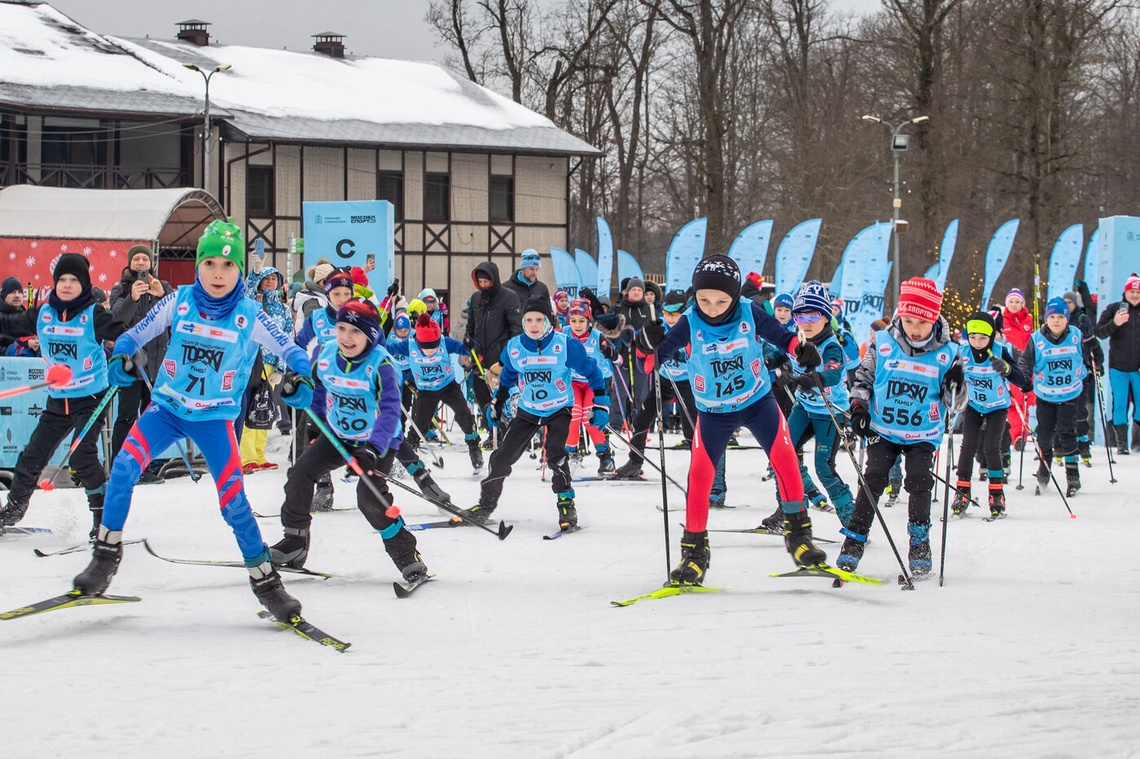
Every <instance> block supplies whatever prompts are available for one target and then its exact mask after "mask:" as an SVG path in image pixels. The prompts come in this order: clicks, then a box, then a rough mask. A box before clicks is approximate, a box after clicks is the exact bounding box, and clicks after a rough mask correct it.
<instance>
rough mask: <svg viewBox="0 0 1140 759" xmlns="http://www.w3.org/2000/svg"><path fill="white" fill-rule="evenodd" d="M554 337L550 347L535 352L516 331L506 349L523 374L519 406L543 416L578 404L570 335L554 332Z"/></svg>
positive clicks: (520, 382) (551, 335) (520, 378)
mask: <svg viewBox="0 0 1140 759" xmlns="http://www.w3.org/2000/svg"><path fill="white" fill-rule="evenodd" d="M550 337H551V340H550V342H549V343H547V345H546V347H545V348H542V349H541V350H539V351H537V352H535V351H532V350H527V349H526V348H524V347H523V344H522V339H523V336H522V335H516V336H514V337H512V338H511V340H510V342H508V343H507V347H506V348H505V349H504V351H503V352H504V353H506V354H507V360H508V361H510V362H511V366H512V367H513V368H514V370H515V371H517V372H518V374H519V379H518V388H519V408H521V409H523V410H525V411H527V412H529V413H531V414H534V415H535V416H541V417H547V416H550V415H551V414H553V413H555V412H556V411H559V410H561V409H564V408H567V407H568V406H573V405H574V391H573V389H572V388H571V386H570V383H571V379H570V367H569V366H567V365H566V335H565V334H563V333H561V332H552V333H551V334H550Z"/></svg>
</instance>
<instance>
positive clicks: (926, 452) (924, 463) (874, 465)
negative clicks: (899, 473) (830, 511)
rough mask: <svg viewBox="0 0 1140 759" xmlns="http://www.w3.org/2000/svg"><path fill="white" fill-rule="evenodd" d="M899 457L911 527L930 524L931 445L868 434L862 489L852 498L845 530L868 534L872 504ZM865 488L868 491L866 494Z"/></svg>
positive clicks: (872, 515) (879, 495) (932, 448)
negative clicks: (865, 485) (853, 502)
mask: <svg viewBox="0 0 1140 759" xmlns="http://www.w3.org/2000/svg"><path fill="white" fill-rule="evenodd" d="M900 454H901V455H902V458H903V461H904V463H905V464H906V476H905V478H904V479H903V489H904V490H905V491H906V492H907V495H908V496H909V499H908V501H907V509H908V517H909V518H908V521H910V522H912V523H914V524H929V523H930V496H931V492H932V489H933V488H934V475H933V474H931V471H932V467H933V466H934V445H933V444H931V443H912V444H910V445H902V444H900V443H895V442H892V441H890V440H887V439H886V438H882V437H879V436H878V435H872V436H871V437H869V438H867V465H866V467H865V468H864V470H863V481H864V482H865V483H866V484H867V487H866V488H863V487H860V488H859V495H858V496H856V498H855V513H854V514H853V515H852V516H851V523H850V525H849V529H850V530H851V531H852V532H856V533H859V534H860V535H868V534H870V532H871V525H872V524H874V522H875V508H874V506H873V504H877V503H878V502H879V498H881V497H882V495H883V490H885V489H886V487H887V478H888V474H889V472H890V469H891V466H892V465H893V464H894V462H895V459H896V458H898V456H899V455H900ZM868 489H869V490H870V492H867V491H868Z"/></svg>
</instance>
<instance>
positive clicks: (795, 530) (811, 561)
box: [784, 509, 827, 567]
mask: <svg viewBox="0 0 1140 759" xmlns="http://www.w3.org/2000/svg"><path fill="white" fill-rule="evenodd" d="M784 545H786V546H787V548H788V553H789V554H791V556H792V561H794V562H795V563H796V564H799V565H800V566H801V567H811V566H815V565H816V564H822V563H823V562H825V561H827V554H826V553H824V552H823V551H822V550H820V549H819V548H818V547H817V546H816V544H815V543H813V542H812V541H811V517H809V516H808V513H807V509H804V510H803V511H801V512H799V513H798V514H787V513H785V514H784Z"/></svg>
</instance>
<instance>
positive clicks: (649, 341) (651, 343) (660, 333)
mask: <svg viewBox="0 0 1140 759" xmlns="http://www.w3.org/2000/svg"><path fill="white" fill-rule="evenodd" d="M664 339H665V327H663V326H661V325H660V324H658V323H657V322H646V323H645V326H644V327H642V328H641V331H640V332H638V333H637V347H639V348H641V349H642V350H643V351H645V352H646V353H652V352H653V351H654V350H656V349H657V346H658V345H660V344H661V341H662V340H664Z"/></svg>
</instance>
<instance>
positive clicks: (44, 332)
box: [0, 253, 123, 537]
mask: <svg viewBox="0 0 1140 759" xmlns="http://www.w3.org/2000/svg"><path fill="white" fill-rule="evenodd" d="M52 280H53V281H54V283H55V286H54V288H53V289H52V291H51V293H50V294H49V295H48V299H47V302H46V303H42V304H40V305H39V306H37V307H34V308H31V309H29V310H27V311H22V312H20V313H18V314H12V315H10V316H2V317H0V334H2V335H5V336H7V337H12V338H21V337H27V336H32V335H34V336H35V337H37V338H38V339H39V341H40V347H41V352H42V353H43V355H44V356H45V357H47V359H48V360H49V361H51V362H52V363H60V364H66V365H67V366H68V367H70V368H71V371H72V375H71V382H69V383H67V384H66V385H63V386H62V387H53V388H52V389H51V390H50V391H49V392H48V401H47V404H46V406H45V407H44V411H43V414H41V416H40V419H39V422H38V423H37V424H36V428H35V429H34V430H33V431H32V436H31V438H30V439H29V440H28V442H27V445H26V446H25V447H24V450H23V452H22V453H20V457H19V458H18V459H17V460H16V471H15V476H14V477H13V479H12V485H11V486H10V488H9V490H8V502H7V504H6V505H5V506H4V508H3V509H0V532H3V528H4V527H10V526H12V525H14V524H16V523H17V522H19V521H20V520H21V519H23V517H24V514H25V513H26V512H27V510H28V503H29V502H30V501H31V498H32V492H33V491H34V490H35V489H36V483H37V482H38V481H39V477H40V474H41V473H42V472H43V470H44V467H45V466H47V464H48V461H49V460H50V459H51V456H52V454H53V453H55V449H56V448H57V447H58V446H59V444H60V443H61V442H62V441H63V439H64V438H65V437H66V436H67V435H68V434H69V433H71V432H72V431H73V430H74V431H75V432H78V431H79V430H81V429H83V426H84V425H85V424H87V420H88V419H90V418H91V412H92V411H94V410H95V407H96V406H98V405H99V402H100V401H102V400H103V393H104V391H106V390H107V357H106V354H104V352H103V341H104V340H114V339H115V338H116V337H118V336H119V334H120V333H121V332H122V331H123V327H122V325H121V324H118V323H117V322H115V320H114V319H112V318H111V314H110V313H108V312H107V311H105V310H104V309H101V308H98V307H97V306H96V305H95V300H94V297H93V296H92V294H91V273H90V271H89V269H88V263H87V259H86V258H84V257H83V256H81V255H79V254H78V253H64V254H63V255H62V256H60V257H59V261H58V262H56V265H55V270H54V271H53V272H52ZM102 429H103V418H102V417H100V418H99V419H97V420H96V421H95V423H94V424H93V425H91V430H90V431H89V432H88V433H87V435H86V437H84V438H83V441H82V442H81V443H80V444H79V447H78V448H76V449H75V453H73V454H72V455H71V460H70V465H71V468H72V469H73V470H74V471H75V476H76V477H77V478H78V479H79V482H80V483H81V484H82V485H83V488H84V490H85V491H86V493H87V507H88V508H89V509H90V510H91V519H92V523H93V525H92V528H91V537H95V533H96V531H97V530H98V528H99V522H100V520H101V519H102V516H103V496H104V490H105V484H106V481H107V477H106V475H105V474H104V473H103V465H102V464H101V463H99V452H98V447H97V444H98V441H99V434H100V432H102Z"/></svg>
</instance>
